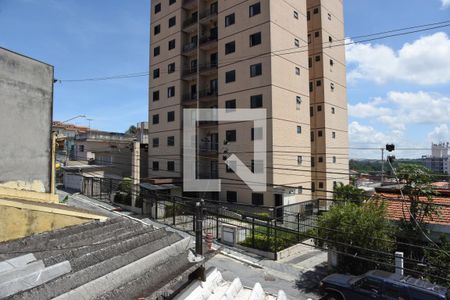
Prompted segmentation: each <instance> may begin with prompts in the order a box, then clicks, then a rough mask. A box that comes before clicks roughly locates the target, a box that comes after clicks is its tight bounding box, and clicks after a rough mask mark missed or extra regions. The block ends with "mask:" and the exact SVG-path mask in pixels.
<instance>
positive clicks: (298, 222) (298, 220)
mask: <svg viewBox="0 0 450 300" xmlns="http://www.w3.org/2000/svg"><path fill="white" fill-rule="evenodd" d="M297 242H300V213H298V214H297Z"/></svg>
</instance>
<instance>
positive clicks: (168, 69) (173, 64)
mask: <svg viewBox="0 0 450 300" xmlns="http://www.w3.org/2000/svg"><path fill="white" fill-rule="evenodd" d="M173 72H175V63H171V64H169V65H168V66H167V73H169V74H171V73H173Z"/></svg>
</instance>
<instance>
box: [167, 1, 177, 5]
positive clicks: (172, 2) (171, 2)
mask: <svg viewBox="0 0 450 300" xmlns="http://www.w3.org/2000/svg"><path fill="white" fill-rule="evenodd" d="M175 2H177V0H169V5H172V4H174V3H175Z"/></svg>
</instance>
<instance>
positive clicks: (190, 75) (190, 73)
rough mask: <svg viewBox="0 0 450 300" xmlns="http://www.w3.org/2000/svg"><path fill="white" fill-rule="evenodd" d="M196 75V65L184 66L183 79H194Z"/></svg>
mask: <svg viewBox="0 0 450 300" xmlns="http://www.w3.org/2000/svg"><path fill="white" fill-rule="evenodd" d="M196 77H197V67H192V68H191V67H190V66H188V67H185V68H184V71H183V80H194V79H195V78H196Z"/></svg>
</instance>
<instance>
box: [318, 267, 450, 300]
mask: <svg viewBox="0 0 450 300" xmlns="http://www.w3.org/2000/svg"><path fill="white" fill-rule="evenodd" d="M320 288H321V290H322V291H323V292H325V293H326V296H325V299H328V300H365V299H370V300H374V299H375V300H450V290H449V289H447V288H444V287H442V286H439V285H436V284H432V283H430V282H428V281H424V280H420V279H416V278H413V277H410V276H401V275H397V274H393V273H389V272H385V271H379V270H374V271H369V272H367V273H366V274H364V275H361V276H351V275H344V274H332V275H329V276H327V277H325V278H324V279H323V280H322V281H321V282H320Z"/></svg>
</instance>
